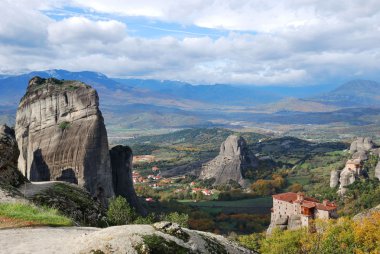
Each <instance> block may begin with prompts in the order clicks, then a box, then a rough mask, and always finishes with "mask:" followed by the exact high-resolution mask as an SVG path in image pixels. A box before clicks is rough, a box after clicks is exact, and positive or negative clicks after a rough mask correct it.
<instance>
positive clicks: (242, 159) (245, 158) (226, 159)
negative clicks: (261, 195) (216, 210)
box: [199, 135, 258, 187]
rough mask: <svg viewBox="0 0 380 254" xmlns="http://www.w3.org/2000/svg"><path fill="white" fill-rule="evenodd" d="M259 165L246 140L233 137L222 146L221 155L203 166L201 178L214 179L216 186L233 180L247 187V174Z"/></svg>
mask: <svg viewBox="0 0 380 254" xmlns="http://www.w3.org/2000/svg"><path fill="white" fill-rule="evenodd" d="M257 164H258V160H257V158H256V157H255V156H254V155H253V153H251V152H250V151H249V150H248V148H247V143H246V141H245V140H244V138H242V137H237V136H235V135H231V136H229V137H228V138H227V139H226V141H224V142H223V143H222V145H221V146H220V152H219V155H218V156H217V157H216V158H214V159H213V160H211V161H209V162H208V163H206V164H205V165H203V167H202V170H201V173H200V176H199V177H200V179H211V178H214V179H215V182H214V185H220V184H227V183H229V182H230V181H231V180H232V181H235V182H237V183H239V184H240V185H241V186H243V187H246V186H247V184H248V183H247V181H246V180H245V179H244V175H245V172H246V170H247V169H253V168H256V167H257Z"/></svg>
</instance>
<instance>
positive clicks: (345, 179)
mask: <svg viewBox="0 0 380 254" xmlns="http://www.w3.org/2000/svg"><path fill="white" fill-rule="evenodd" d="M350 153H351V154H352V155H351V159H349V160H348V161H347V163H346V166H345V167H344V168H343V169H342V170H341V171H340V170H333V171H331V177H330V187H331V188H335V187H337V186H338V185H339V189H338V194H340V195H344V194H345V193H346V191H347V188H346V187H347V186H348V185H350V184H352V183H354V182H355V181H356V179H357V178H359V177H364V178H368V172H367V171H366V170H363V164H364V162H365V161H366V160H368V158H369V157H368V156H369V155H370V154H372V155H376V156H377V155H378V154H379V149H378V148H377V146H376V144H375V143H374V142H373V141H372V139H371V138H369V137H365V138H363V137H358V138H356V140H354V141H353V142H352V143H351V146H350ZM371 170H372V169H371ZM374 170H375V177H376V178H379V179H380V162H379V163H378V164H377V166H376V168H375V169H374Z"/></svg>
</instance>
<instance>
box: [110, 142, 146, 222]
mask: <svg viewBox="0 0 380 254" xmlns="http://www.w3.org/2000/svg"><path fill="white" fill-rule="evenodd" d="M110 156H111V166H112V182H113V189H114V192H115V195H117V196H123V197H125V198H126V199H127V200H128V203H129V204H130V205H131V206H133V207H134V208H135V209H136V211H137V212H138V213H140V214H142V215H145V214H146V211H145V209H144V208H143V207H142V205H141V203H140V202H139V199H138V197H137V195H136V192H135V189H134V188H133V179H132V160H133V153H132V149H131V148H130V147H128V146H121V145H119V146H115V147H113V148H112V149H111V150H110Z"/></svg>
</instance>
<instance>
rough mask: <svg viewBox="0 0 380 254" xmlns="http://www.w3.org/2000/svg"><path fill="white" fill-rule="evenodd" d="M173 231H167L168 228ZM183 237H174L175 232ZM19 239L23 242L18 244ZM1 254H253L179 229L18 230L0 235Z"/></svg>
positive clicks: (218, 239) (214, 237)
mask: <svg viewBox="0 0 380 254" xmlns="http://www.w3.org/2000/svg"><path fill="white" fill-rule="evenodd" d="M170 227H171V228H172V229H175V230H176V231H170V230H168V229H167V228H170ZM179 230H180V231H181V232H182V233H183V237H181V236H178V235H176V232H177V231H179ZM20 239H22V241H20ZM0 245H1V246H2V249H1V251H2V252H4V253H9V254H13V253H14V254H15V253H40V254H44V253H57V254H59V253H65V254H68V253H88V254H90V253H107V254H108V253H128V254H133V253H136V254H141V253H210V254H211V253H236V254H239V253H252V252H250V251H249V250H247V249H244V248H242V247H240V246H238V245H237V244H236V243H233V242H230V241H228V240H227V239H225V238H224V237H222V236H218V235H214V234H211V233H205V232H199V231H194V230H189V229H186V228H180V227H179V226H178V225H173V224H171V223H169V224H165V223H164V224H163V223H160V224H156V225H153V226H151V225H126V226H118V227H110V228H106V229H98V228H79V227H70V228H21V229H7V230H1V231H0Z"/></svg>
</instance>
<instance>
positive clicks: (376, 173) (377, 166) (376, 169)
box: [375, 161, 380, 180]
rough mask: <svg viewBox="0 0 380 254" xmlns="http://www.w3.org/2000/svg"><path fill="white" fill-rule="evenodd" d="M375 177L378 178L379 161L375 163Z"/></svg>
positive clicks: (379, 174) (379, 170)
mask: <svg viewBox="0 0 380 254" xmlns="http://www.w3.org/2000/svg"><path fill="white" fill-rule="evenodd" d="M375 177H376V178H377V179H379V180H380V161H379V162H378V163H377V165H376V168H375Z"/></svg>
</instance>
